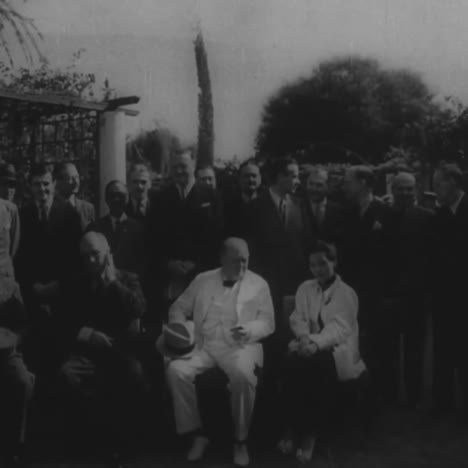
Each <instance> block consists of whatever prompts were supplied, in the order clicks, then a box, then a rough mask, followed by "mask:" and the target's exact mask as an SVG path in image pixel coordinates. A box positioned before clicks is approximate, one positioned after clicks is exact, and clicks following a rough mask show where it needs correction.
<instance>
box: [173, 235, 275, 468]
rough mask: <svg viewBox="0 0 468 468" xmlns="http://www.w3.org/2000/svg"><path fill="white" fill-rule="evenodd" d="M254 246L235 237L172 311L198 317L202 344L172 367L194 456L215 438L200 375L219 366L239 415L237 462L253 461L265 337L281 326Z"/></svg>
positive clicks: (180, 318) (180, 421) (177, 318)
mask: <svg viewBox="0 0 468 468" xmlns="http://www.w3.org/2000/svg"><path fill="white" fill-rule="evenodd" d="M248 262H249V250H248V247H247V243H246V242H245V241H244V240H242V239H237V238H230V239H227V240H226V241H225V242H224V245H223V249H222V252H221V268H218V269H216V270H211V271H207V272H205V273H201V274H199V275H198V276H197V277H196V278H195V279H194V280H193V282H192V283H191V284H190V286H189V287H188V288H187V289H186V290H185V292H184V293H183V294H182V295H181V296H180V297H179V298H178V299H177V301H176V302H175V303H174V304H173V305H172V307H171V309H170V311H169V322H170V323H174V322H185V321H187V320H189V319H190V318H192V317H193V322H194V324H195V342H196V348H195V351H194V352H193V354H192V355H191V356H190V357H189V358H188V359H176V360H173V361H171V362H170V364H169V365H168V368H167V378H168V382H169V386H170V389H171V392H172V396H173V402H174V411H175V420H176V428H177V432H178V433H179V434H192V435H193V444H192V448H191V450H190V452H189V454H188V459H189V461H196V460H199V459H201V458H202V457H203V454H204V453H205V450H206V448H207V446H208V445H209V440H208V438H207V437H206V435H205V434H204V432H203V429H202V424H201V420H200V415H199V411H198V407H197V395H196V389H195V383H194V381H195V377H196V376H197V375H199V374H201V373H203V372H204V371H205V370H207V369H209V368H212V367H214V366H218V367H220V368H221V369H222V370H223V371H224V372H225V373H226V375H227V376H228V378H229V389H230V392H231V406H232V415H233V421H234V432H235V439H236V440H235V443H234V464H236V465H238V466H247V465H248V463H249V455H248V451H247V447H246V439H247V435H248V432H249V426H250V422H251V417H252V413H253V409H254V403H255V393H256V386H257V375H256V374H257V370H258V368H259V367H262V365H263V348H262V345H261V343H259V340H261V339H262V338H264V337H266V336H268V335H270V334H271V333H273V331H274V328H275V323H274V313H273V304H272V300H271V295H270V289H269V287H268V284H267V283H266V281H265V280H264V279H263V278H261V277H260V276H258V275H256V274H255V273H253V272H251V271H249V270H248Z"/></svg>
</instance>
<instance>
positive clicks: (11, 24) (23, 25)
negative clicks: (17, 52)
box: [0, 0, 44, 66]
mask: <svg viewBox="0 0 468 468" xmlns="http://www.w3.org/2000/svg"><path fill="white" fill-rule="evenodd" d="M24 1H26V0H24ZM11 34H13V37H14V38H15V39H16V40H17V41H18V43H19V44H20V46H21V50H22V51H23V53H24V55H25V57H26V60H27V61H28V63H30V64H31V63H33V62H34V58H39V59H41V60H44V56H43V55H42V53H41V51H40V49H39V45H38V39H42V35H41V33H40V32H39V30H38V29H37V28H36V26H35V25H34V22H33V20H32V19H30V18H26V17H25V16H23V15H22V14H21V13H19V12H18V11H17V10H16V9H15V8H13V7H12V5H11V1H10V0H0V48H1V49H3V51H4V52H5V54H6V56H7V58H8V61H9V63H10V66H13V57H12V54H11V42H10V38H9V35H11Z"/></svg>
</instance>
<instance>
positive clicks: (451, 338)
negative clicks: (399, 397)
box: [432, 287, 468, 410]
mask: <svg viewBox="0 0 468 468" xmlns="http://www.w3.org/2000/svg"><path fill="white" fill-rule="evenodd" d="M439 292H440V293H441V294H440V295H437V296H436V297H435V300H434V307H433V313H432V323H433V327H432V329H433V343H434V372H433V394H434V404H435V406H436V408H437V409H439V410H447V409H450V408H453V407H454V405H455V401H454V385H453V384H454V373H455V369H458V372H459V376H460V383H461V386H462V393H463V398H464V400H465V402H464V403H465V410H468V354H467V351H466V344H465V343H466V340H465V336H466V330H467V327H468V316H467V312H466V311H467V309H468V304H467V303H466V299H465V298H463V297H457V296H455V295H454V294H455V292H456V287H454V288H450V290H446V294H444V293H443V291H439Z"/></svg>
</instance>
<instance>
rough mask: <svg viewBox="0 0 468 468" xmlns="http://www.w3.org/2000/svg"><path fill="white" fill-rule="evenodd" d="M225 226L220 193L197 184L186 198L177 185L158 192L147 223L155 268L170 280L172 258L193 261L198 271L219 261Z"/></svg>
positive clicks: (148, 239) (148, 240) (211, 266)
mask: <svg viewBox="0 0 468 468" xmlns="http://www.w3.org/2000/svg"><path fill="white" fill-rule="evenodd" d="M222 229H223V207H222V201H221V198H220V196H219V194H218V193H217V192H216V191H215V190H213V189H211V188H209V187H203V186H199V185H198V184H195V185H194V187H193V188H192V190H191V191H190V193H189V194H188V196H187V197H186V199H185V200H181V198H180V195H179V191H178V189H177V187H176V186H175V185H170V186H169V187H167V188H166V189H164V190H163V191H161V192H159V193H157V194H155V198H154V199H153V200H152V202H151V209H150V213H149V215H148V223H147V244H149V246H150V248H151V254H152V262H153V267H155V268H156V269H157V270H159V271H160V273H162V274H163V275H164V279H165V280H167V263H168V261H169V260H190V261H192V262H194V263H195V265H196V272H201V271H204V270H207V269H209V268H213V267H214V266H215V265H216V264H217V262H218V254H219V248H220V244H221V237H222Z"/></svg>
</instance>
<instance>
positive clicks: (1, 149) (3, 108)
mask: <svg viewBox="0 0 468 468" xmlns="http://www.w3.org/2000/svg"><path fill="white" fill-rule="evenodd" d="M137 101H138V98H135V97H132V98H121V99H115V100H112V101H106V102H102V103H99V102H89V101H83V100H80V99H77V98H75V97H70V96H68V95H66V96H64V95H57V94H38V95H36V94H19V93H15V92H11V91H9V90H0V160H4V161H6V162H8V163H11V164H13V165H14V166H15V167H16V169H17V171H18V174H19V186H18V190H19V191H20V192H23V194H24V195H27V191H26V179H27V174H28V171H29V168H30V166H31V164H33V163H38V162H43V163H46V164H50V165H51V166H55V165H56V164H57V163H60V162H63V161H71V162H73V163H75V164H76V166H77V167H78V169H79V171H80V174H81V179H82V184H81V186H82V196H84V198H86V199H88V200H90V201H92V202H96V201H97V200H96V197H97V194H98V193H99V190H98V181H99V174H98V168H99V164H98V161H99V115H100V113H102V112H104V111H107V110H114V109H116V108H117V107H118V106H119V105H120V104H121V103H124V104H125V103H134V102H137ZM125 112H126V113H127V114H131V115H132V114H133V115H136V114H137V112H135V111H131V110H125Z"/></svg>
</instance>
